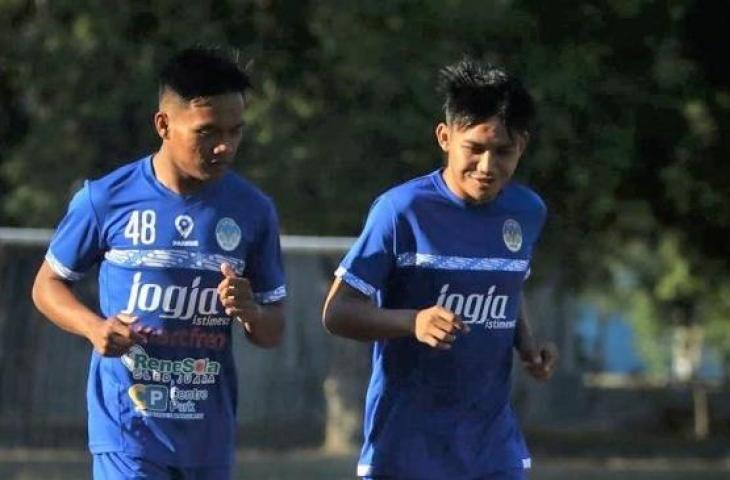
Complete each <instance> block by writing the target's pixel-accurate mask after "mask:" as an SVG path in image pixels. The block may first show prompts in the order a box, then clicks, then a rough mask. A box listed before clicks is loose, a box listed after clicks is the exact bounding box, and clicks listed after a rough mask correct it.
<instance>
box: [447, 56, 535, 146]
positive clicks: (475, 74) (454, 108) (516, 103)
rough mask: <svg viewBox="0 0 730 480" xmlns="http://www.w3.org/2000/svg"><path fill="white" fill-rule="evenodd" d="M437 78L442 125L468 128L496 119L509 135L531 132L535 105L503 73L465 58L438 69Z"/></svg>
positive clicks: (516, 83) (520, 87)
mask: <svg viewBox="0 0 730 480" xmlns="http://www.w3.org/2000/svg"><path fill="white" fill-rule="evenodd" d="M439 77H440V79H439V80H440V81H439V90H440V91H441V92H442V93H443V94H444V96H445V100H444V106H443V109H444V115H445V116H446V123H448V124H450V125H451V124H454V125H458V126H461V127H471V126H473V125H476V124H477V123H482V122H484V121H486V120H488V119H489V118H491V117H493V116H495V115H497V116H498V117H499V118H500V119H501V120H502V121H503V122H504V125H505V127H507V131H508V132H509V134H510V135H512V133H513V132H530V131H531V130H532V124H533V121H534V118H535V102H534V101H533V99H532V96H531V95H530V93H529V92H528V91H527V89H525V87H524V86H523V85H522V83H521V82H520V81H519V80H518V79H517V78H515V77H513V76H511V75H510V74H509V73H507V72H506V71H505V70H503V69H501V68H499V67H496V66H494V65H492V64H490V63H479V62H476V61H475V60H473V59H471V58H468V57H465V58H464V59H462V60H461V61H459V62H457V63H454V64H452V65H448V66H446V67H444V68H442V69H441V71H440V72H439Z"/></svg>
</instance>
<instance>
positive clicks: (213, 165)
mask: <svg viewBox="0 0 730 480" xmlns="http://www.w3.org/2000/svg"><path fill="white" fill-rule="evenodd" d="M232 163H233V161H232V160H231V159H228V158H220V157H218V158H211V159H209V160H206V161H205V166H206V167H207V168H209V169H211V170H223V169H225V168H228V167H230V166H231V164H232Z"/></svg>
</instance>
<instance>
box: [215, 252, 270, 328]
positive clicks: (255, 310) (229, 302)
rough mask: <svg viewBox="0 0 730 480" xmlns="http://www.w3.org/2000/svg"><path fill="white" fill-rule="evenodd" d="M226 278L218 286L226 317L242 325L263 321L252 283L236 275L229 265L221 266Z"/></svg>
mask: <svg viewBox="0 0 730 480" xmlns="http://www.w3.org/2000/svg"><path fill="white" fill-rule="evenodd" d="M221 273H222V274H223V276H224V278H223V280H222V281H221V283H219V284H218V297H219V298H220V300H221V303H222V304H223V307H224V308H225V309H226V315H228V316H230V317H234V318H235V319H236V320H238V321H239V322H241V323H249V324H254V323H256V322H258V321H259V320H260V319H261V306H260V305H259V304H258V303H256V300H254V298H253V291H252V290H251V283H249V281H248V280H247V279H245V278H241V277H239V276H237V275H236V272H235V271H234V270H233V267H231V266H230V265H229V264H227V263H224V264H222V265H221Z"/></svg>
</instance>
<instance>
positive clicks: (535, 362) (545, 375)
mask: <svg viewBox="0 0 730 480" xmlns="http://www.w3.org/2000/svg"><path fill="white" fill-rule="evenodd" d="M520 358H521V359H522V365H523V366H524V367H525V370H527V373H529V374H530V375H532V376H533V377H534V378H536V379H538V380H547V379H549V378H550V377H552V375H553V373H554V372H555V367H556V365H557V363H558V347H556V346H555V344H554V343H552V342H546V343H544V344H542V345H540V346H533V347H530V348H526V349H525V350H524V351H521V352H520Z"/></svg>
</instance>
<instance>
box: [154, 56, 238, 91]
mask: <svg viewBox="0 0 730 480" xmlns="http://www.w3.org/2000/svg"><path fill="white" fill-rule="evenodd" d="M250 87H251V82H250V80H249V77H248V75H247V74H246V72H245V71H244V70H243V69H241V68H240V67H239V65H238V59H237V58H236V57H235V56H234V54H233V52H229V51H226V50H224V49H223V48H220V47H207V46H197V47H192V48H187V49H185V50H182V51H180V52H179V53H178V54H177V55H175V56H174V57H172V58H171V59H170V60H169V61H168V62H167V64H166V65H165V66H164V67H163V68H162V70H160V74H159V93H160V96H161V95H162V94H163V93H164V92H165V91H167V90H172V91H173V92H175V93H177V94H178V95H179V96H180V97H182V98H184V99H185V100H192V99H193V98H197V97H209V96H213V95H220V94H224V93H235V92H239V93H241V94H245V93H246V91H247V90H248V89H249V88H250Z"/></svg>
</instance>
